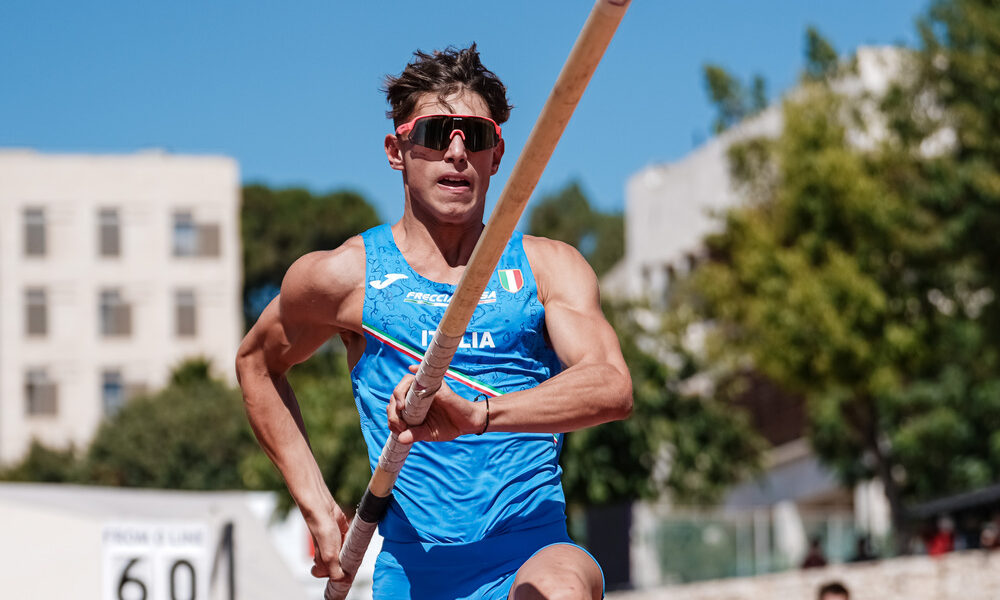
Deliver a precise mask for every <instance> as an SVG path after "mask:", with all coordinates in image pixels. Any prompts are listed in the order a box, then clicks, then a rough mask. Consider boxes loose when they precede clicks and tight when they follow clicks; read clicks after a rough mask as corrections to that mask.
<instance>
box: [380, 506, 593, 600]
mask: <svg viewBox="0 0 1000 600" xmlns="http://www.w3.org/2000/svg"><path fill="white" fill-rule="evenodd" d="M555 544H570V545H573V546H576V544H574V543H573V541H572V540H570V538H569V535H567V534H566V523H565V522H556V523H552V524H549V525H543V526H541V527H536V528H533V529H525V530H521V531H515V532H511V533H507V534H504V535H498V536H494V537H490V538H486V539H485V540H480V541H477V542H469V543H467V544H424V543H420V542H410V543H403V542H392V541H389V540H385V541H383V542H382V551H381V552H380V553H379V555H378V558H377V559H376V561H375V581H374V585H373V588H372V591H373V595H374V598H375V599H376V600H395V599H398V598H411V599H415V600H417V599H419V600H423V599H430V600H437V599H449V600H450V599H455V600H459V599H462V600H504V599H506V598H507V595H508V594H509V593H510V588H511V586H513V585H514V578H515V577H517V570H518V569H520V568H521V565H523V564H524V563H526V562H528V560H529V559H530V558H531V557H532V556H534V555H535V554H537V553H538V552H539V551H540V550H542V549H543V548H546V547H548V546H552V545H555ZM577 547H578V548H580V547H579V546H577ZM580 549H581V550H583V548H580ZM584 552H586V550H584ZM589 554H590V553H589V552H588V555H589ZM591 558H593V556H592V555H591ZM594 562H595V563H597V560H594ZM597 568H598V569H600V568H601V565H600V564H598V565H597ZM601 579H602V581H603V579H604V571H601Z"/></svg>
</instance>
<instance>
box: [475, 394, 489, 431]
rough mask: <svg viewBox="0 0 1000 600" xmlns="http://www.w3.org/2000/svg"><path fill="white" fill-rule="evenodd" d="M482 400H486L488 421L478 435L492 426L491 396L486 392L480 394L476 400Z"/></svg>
mask: <svg viewBox="0 0 1000 600" xmlns="http://www.w3.org/2000/svg"><path fill="white" fill-rule="evenodd" d="M480 400H486V423H485V424H483V430H482V431H480V432H479V433H477V434H476V435H483V434H484V433H486V430H487V429H489V426H490V397H489V396H487V395H486V394H479V395H478V396H476V399H475V400H474V401H475V402H479V401H480Z"/></svg>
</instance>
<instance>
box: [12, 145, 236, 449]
mask: <svg viewBox="0 0 1000 600" xmlns="http://www.w3.org/2000/svg"><path fill="white" fill-rule="evenodd" d="M239 203H240V182H239V173H238V168H237V165H236V163H235V161H233V160H232V159H229V158H226V157H218V156H176V155H169V154H164V153H161V152H144V153H138V154H131V155H106V156H102V155H47V154H39V153H35V152H32V151H19V150H4V151H0V462H10V461H13V460H16V459H17V458H18V457H19V456H21V454H22V453H23V452H24V450H25V449H26V448H27V445H28V444H29V443H30V440H31V439H32V438H33V437H36V438H38V439H40V440H41V441H43V442H45V443H47V444H49V445H53V446H65V445H68V444H70V443H73V444H76V445H77V446H82V445H85V444H86V443H87V441H88V440H89V439H90V437H91V435H92V434H93V432H94V430H95V429H96V427H97V425H98V424H99V422H100V420H101V419H102V417H103V403H102V396H101V385H102V372H103V370H104V369H108V368H115V369H120V370H121V371H122V374H123V376H124V380H125V383H126V384H132V385H135V384H138V385H143V386H145V387H146V388H147V389H155V388H157V387H159V386H162V385H163V384H164V382H165V381H166V379H167V376H168V375H169V372H170V369H171V368H172V367H173V366H174V365H176V364H177V363H178V362H179V361H181V360H182V359H184V358H185V357H190V356H194V355H202V356H206V357H208V358H209V359H210V360H211V361H212V363H213V365H214V367H215V369H216V371H217V373H218V374H220V375H223V376H225V377H226V378H228V379H229V380H230V381H232V380H234V375H233V369H232V368H231V365H232V362H233V359H234V356H235V352H236V347H237V344H238V343H239V340H240V336H241V334H242V310H241V300H240V295H241V294H240V292H241V290H240V287H241V277H242V275H241V256H240V252H241V250H240V243H239ZM28 207H37V208H41V209H42V210H44V213H45V219H46V243H47V248H46V254H45V255H44V256H42V257H29V256H25V252H24V236H25V225H24V216H23V211H24V209H25V208H28ZM102 208H116V209H118V211H119V215H120V230H121V252H120V255H119V256H118V257H102V256H99V254H98V239H99V237H98V236H99V234H98V212H99V210H100V209H102ZM177 210H190V211H191V212H192V213H193V215H194V218H195V221H196V222H199V223H214V224H218V226H219V231H220V240H219V242H220V244H219V245H220V253H219V256H218V257H175V256H173V246H172V238H173V218H174V212H175V211H177ZM29 286H32V287H35V286H37V287H41V288H44V289H45V290H46V291H47V296H48V332H47V335H45V336H42V337H28V336H26V335H25V289H26V288H27V287H29ZM106 287H117V288H120V289H121V291H122V294H123V297H124V299H125V300H126V301H127V302H129V303H130V304H131V306H132V327H131V329H132V331H131V335H129V336H126V337H121V338H109V337H104V336H102V335H101V333H100V331H99V319H98V312H99V294H100V290H101V289H102V288H106ZM178 288H193V289H194V291H195V295H196V298H197V334H196V335H195V336H193V337H190V338H182V337H178V336H176V335H175V330H174V328H175V317H174V315H175V307H174V294H175V291H176V290H177V289H178ZM33 367H43V368H45V369H47V371H48V374H49V376H50V378H51V379H52V380H54V381H55V383H56V384H57V385H58V396H59V407H58V413H57V414H56V415H54V416H46V415H37V416H29V415H27V414H26V410H25V371H26V370H27V369H29V368H33Z"/></svg>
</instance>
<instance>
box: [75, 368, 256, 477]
mask: <svg viewBox="0 0 1000 600" xmlns="http://www.w3.org/2000/svg"><path fill="white" fill-rule="evenodd" d="M199 374H200V376H199ZM255 449H256V445H255V444H254V441H253V435H252V433H251V432H250V427H249V425H248V424H247V422H246V418H245V417H244V415H243V404H242V401H241V399H240V394H239V392H238V391H237V390H235V389H232V388H230V387H228V386H227V385H226V384H225V383H223V382H221V381H217V380H214V379H211V378H210V377H208V369H207V365H206V363H205V362H204V361H203V360H195V361H192V362H188V363H184V364H182V365H181V366H180V367H179V368H178V369H177V370H176V371H175V372H174V376H173V378H172V382H171V384H170V385H168V386H167V387H165V388H163V389H162V390H160V391H159V392H157V393H155V394H152V395H149V396H143V397H139V398H134V399H132V400H130V401H129V402H127V403H126V404H125V406H124V407H123V408H122V409H121V410H120V411H119V412H118V413H117V414H115V415H114V416H112V417H110V418H108V419H107V420H105V421H104V422H103V423H102V424H101V426H100V427H99V428H98V430H97V433H96V435H95V436H94V439H93V441H92V442H91V444H90V447H89V448H88V449H87V452H86V454H85V455H84V457H83V460H82V464H81V467H80V468H81V476H80V479H81V481H83V482H86V483H92V484H97V485H114V486H125V487H156V488H173V489H191V490H220V489H240V488H243V487H244V484H243V480H242V478H241V476H240V471H239V468H238V465H239V464H240V463H241V461H242V460H244V457H246V456H247V455H248V454H249V453H250V452H252V451H254V450H255Z"/></svg>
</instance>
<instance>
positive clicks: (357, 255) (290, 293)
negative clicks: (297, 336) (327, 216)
mask: <svg viewBox="0 0 1000 600" xmlns="http://www.w3.org/2000/svg"><path fill="white" fill-rule="evenodd" d="M364 280H365V246H364V242H363V241H362V239H361V236H354V237H352V238H350V239H349V240H347V241H346V242H344V243H343V244H342V245H341V246H339V247H338V248H336V249H334V250H321V251H317V252H310V253H309V254H306V255H303V256H302V257H300V258H299V259H298V260H296V261H295V262H294V263H292V266H291V267H289V268H288V271H287V272H286V273H285V278H284V279H283V280H282V282H281V312H282V316H283V318H289V317H291V318H294V317H295V315H301V316H302V317H303V318H306V319H307V320H310V321H313V320H321V321H325V322H327V323H329V324H330V325H335V326H337V327H338V328H347V329H354V327H351V325H353V324H354V323H353V321H355V320H357V321H358V322H359V323H360V310H361V303H362V302H363V301H364V300H363V297H364V296H363V295H364V285H365V281H364ZM359 294H360V298H361V299H360V300H358V296H359ZM355 304H357V305H358V306H356V307H355V306H354V305H355ZM355 312H357V313H358V315H359V316H358V318H357V319H354V318H353V315H354V313H355Z"/></svg>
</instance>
